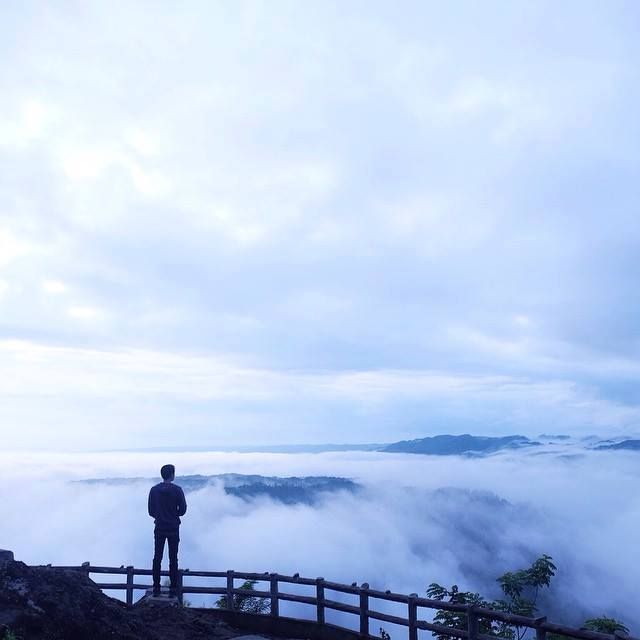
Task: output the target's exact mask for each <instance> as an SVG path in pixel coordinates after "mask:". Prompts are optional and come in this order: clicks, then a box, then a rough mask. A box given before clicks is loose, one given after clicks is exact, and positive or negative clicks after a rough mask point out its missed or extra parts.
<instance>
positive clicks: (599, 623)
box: [583, 616, 629, 634]
mask: <svg viewBox="0 0 640 640" xmlns="http://www.w3.org/2000/svg"><path fill="white" fill-rule="evenodd" d="M583 626H584V628H585V629H589V631H599V632H600V633H611V634H613V633H615V632H616V631H622V633H629V629H628V628H627V627H625V626H624V625H623V624H622V622H618V621H617V620H615V619H614V618H607V617H606V616H602V618H591V619H589V620H587V621H586V622H585V623H584V625H583Z"/></svg>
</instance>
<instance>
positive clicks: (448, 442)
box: [381, 433, 540, 456]
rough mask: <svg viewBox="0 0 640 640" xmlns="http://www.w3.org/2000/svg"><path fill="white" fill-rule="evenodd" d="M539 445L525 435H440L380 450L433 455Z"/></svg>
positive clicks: (474, 452)
mask: <svg viewBox="0 0 640 640" xmlns="http://www.w3.org/2000/svg"><path fill="white" fill-rule="evenodd" d="M537 445H540V443H539V442H535V441H533V440H529V438H527V437H525V436H503V437H490V436H472V435H470V434H468V433H465V434H463V435H460V436H451V435H440V436H431V437H428V438H418V439H416V440H402V441H400V442H394V443H393V444H390V445H387V446H386V447H384V448H383V449H381V451H384V452H387V453H421V454H425V455H434V456H450V455H465V454H467V455H484V454H489V453H495V452H497V451H500V450H502V449H519V448H522V447H531V446H537Z"/></svg>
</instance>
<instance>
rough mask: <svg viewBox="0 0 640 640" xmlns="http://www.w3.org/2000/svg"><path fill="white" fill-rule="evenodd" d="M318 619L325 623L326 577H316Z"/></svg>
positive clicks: (320, 622) (319, 621)
mask: <svg viewBox="0 0 640 640" xmlns="http://www.w3.org/2000/svg"><path fill="white" fill-rule="evenodd" d="M316 620H317V622H318V624H324V578H316Z"/></svg>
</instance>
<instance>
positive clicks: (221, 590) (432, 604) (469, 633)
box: [56, 562, 638, 640]
mask: <svg viewBox="0 0 640 640" xmlns="http://www.w3.org/2000/svg"><path fill="white" fill-rule="evenodd" d="M56 568H58V569H74V570H80V571H85V572H86V573H87V575H90V574H107V575H121V576H123V577H124V580H125V581H124V582H97V583H96V584H97V586H98V587H99V588H100V589H103V590H117V591H125V592H126V602H127V604H128V605H129V606H131V605H133V602H134V592H135V591H136V590H138V591H140V590H143V591H146V590H148V589H150V588H151V585H150V584H140V583H138V582H136V577H137V576H151V575H152V571H151V569H135V568H134V567H132V566H129V567H125V566H121V567H99V566H93V565H91V564H90V563H88V562H85V563H84V564H82V565H81V566H73V567H56ZM161 574H162V575H163V576H168V575H169V572H168V571H162V572H161ZM189 577H201V578H223V579H225V580H226V585H225V586H221V587H210V586H206V587H204V586H195V585H190V584H187V582H188V578H189ZM185 579H187V580H186V581H185ZM236 580H242V581H246V580H256V581H259V582H268V583H269V590H268V591H266V590H265V591H261V590H252V591H248V590H246V589H240V588H239V587H237V586H236V584H235V581H236ZM283 584H284V585H286V584H297V585H307V586H310V587H315V595H313V596H309V595H307V596H305V595H299V594H294V593H286V592H285V591H282V590H281V585H283ZM325 590H328V591H334V592H337V593H345V594H351V595H355V596H357V597H358V600H359V604H358V606H355V605H351V604H346V603H344V602H338V601H337V600H331V599H329V598H327V597H326V595H325ZM177 592H178V598H179V599H180V601H182V598H183V595H185V594H213V595H219V596H225V600H226V606H227V608H228V609H230V610H233V608H234V595H238V594H240V595H244V596H247V595H250V596H252V597H256V598H266V599H268V600H269V602H270V613H267V614H263V615H265V616H272V617H275V618H278V617H279V616H280V607H279V603H280V602H281V601H287V602H295V603H300V604H306V605H311V606H313V607H315V610H316V616H315V618H316V619H315V621H316V622H317V623H318V624H320V625H324V624H326V623H325V612H326V611H327V610H328V609H330V610H334V611H341V612H344V613H350V614H353V615H354V616H356V619H358V620H359V630H360V635H361V636H362V637H365V638H371V637H374V636H371V634H370V629H369V624H370V622H371V621H372V620H375V621H379V622H386V623H390V624H395V625H401V626H404V627H408V637H409V640H418V631H419V630H424V631H431V632H435V633H438V634H443V635H445V636H448V637H451V638H462V639H464V640H495V637H494V636H489V635H484V634H481V633H480V632H479V621H480V620H481V619H485V620H494V621H496V622H504V623H506V624H509V625H512V626H515V627H519V628H523V629H531V630H533V631H534V632H535V637H536V640H546V638H547V635H548V634H558V635H562V636H567V637H569V638H578V639H579V640H612V639H613V640H638V639H637V638H633V637H632V636H629V635H627V634H625V633H622V632H620V631H617V632H616V633H614V634H612V635H609V634H605V633H598V632H595V631H589V630H587V629H577V628H574V627H568V626H564V625H560V624H555V623H553V622H549V621H548V620H547V618H546V617H539V618H527V617H523V616H518V615H513V614H509V613H504V612H501V611H493V610H491V609H482V608H479V607H475V606H473V605H465V604H455V603H451V602H443V601H440V600H430V599H428V598H421V597H419V596H418V595H417V594H415V593H412V594H411V595H408V596H407V595H403V594H399V593H392V592H391V591H376V590H375V589H370V588H369V585H368V584H367V583H363V584H361V585H360V586H358V585H357V584H356V583H355V582H354V583H353V584H351V585H346V584H340V583H337V582H330V581H328V580H325V579H324V578H315V579H314V578H302V577H300V576H299V575H298V574H295V575H293V576H286V575H280V574H278V573H268V572H267V573H245V572H240V571H190V570H189V569H179V571H178V589H177ZM371 599H375V600H382V601H386V602H394V603H401V604H403V605H406V616H394V615H390V614H387V613H382V612H380V611H375V610H374V609H372V608H371V606H370V605H371V604H372V603H371ZM424 609H431V610H435V609H440V610H446V611H453V612H458V613H463V614H465V616H466V618H467V628H466V629H453V628H451V627H445V626H442V625H439V624H434V623H433V622H428V621H426V620H422V619H420V613H421V610H424ZM332 626H335V625H332ZM342 628H343V629H345V630H347V631H351V629H348V628H347V627H342Z"/></svg>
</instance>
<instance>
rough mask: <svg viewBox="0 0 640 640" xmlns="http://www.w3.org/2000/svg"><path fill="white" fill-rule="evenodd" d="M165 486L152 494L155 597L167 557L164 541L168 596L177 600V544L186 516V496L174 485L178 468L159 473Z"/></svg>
mask: <svg viewBox="0 0 640 640" xmlns="http://www.w3.org/2000/svg"><path fill="white" fill-rule="evenodd" d="M160 475H161V476H162V480H163V481H162V482H160V483H159V484H157V485H155V486H154V487H151V491H149V515H150V516H151V517H152V518H155V520H154V521H155V523H156V526H155V529H154V532H153V535H154V539H155V553H154V556H153V595H154V596H157V595H160V565H161V564H162V556H163V555H164V541H165V540H166V541H167V543H168V546H169V576H170V579H171V586H170V588H169V595H172V596H175V595H176V593H177V589H178V543H179V542H180V516H183V515H184V514H185V513H186V512H187V501H186V500H185V499H184V492H183V491H182V488H181V487H179V486H178V485H177V484H173V480H174V478H175V477H176V468H175V467H174V466H173V465H172V464H165V465H164V467H162V469H160Z"/></svg>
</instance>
